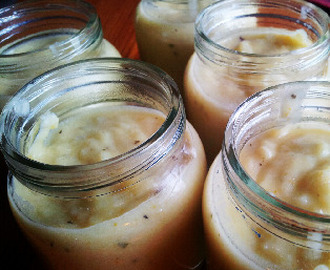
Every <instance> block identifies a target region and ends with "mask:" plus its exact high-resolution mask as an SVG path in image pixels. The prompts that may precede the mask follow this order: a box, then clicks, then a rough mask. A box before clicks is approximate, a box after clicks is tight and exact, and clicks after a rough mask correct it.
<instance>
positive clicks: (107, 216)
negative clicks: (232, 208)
mask: <svg viewBox="0 0 330 270" xmlns="http://www.w3.org/2000/svg"><path fill="white" fill-rule="evenodd" d="M116 110H117V115H116V117H115V118H114V119H115V120H113V121H115V122H111V121H112V120H111V121H109V118H107V117H108V116H109V115H110V114H111V113H112V112H115V111H116ZM143 110H147V111H153V114H155V117H154V116H152V117H154V119H156V120H157V119H158V121H159V119H163V120H164V121H162V122H161V124H160V125H159V127H157V128H156V130H155V132H154V133H151V134H150V135H148V130H149V129H150V126H149V125H148V122H143V121H145V118H144V117H140V119H139V120H136V121H134V120H133V121H131V120H130V119H131V117H132V115H133V116H134V115H135V114H137V116H136V117H139V115H140V112H141V111H143ZM129 111H130V112H131V113H130V114H129V116H127V115H128V114H127V112H129ZM95 112H96V114H95ZM135 112H137V113H135ZM101 113H102V114H101ZM93 115H95V116H96V117H95V118H93V120H92V121H91V120H90V117H91V116H93ZM93 117H94V116H93ZM117 117H120V118H119V119H120V120H119V121H117V120H116V119H117ZM134 117H135V116H134ZM91 119H92V118H91ZM132 119H133V118H132ZM72 120H73V121H72ZM156 120H155V121H156ZM129 121H130V122H129ZM138 121H140V122H138ZM141 121H142V122H141ZM0 123H1V147H2V151H3V154H4V157H5V159H6V162H7V165H8V167H9V172H10V173H9V176H8V197H9V202H10V205H11V208H12V212H13V214H14V216H15V218H16V220H17V222H18V223H19V225H20V227H21V229H22V230H23V232H24V233H25V234H26V236H27V238H28V239H29V240H30V241H31V243H32V244H33V245H34V246H35V247H36V249H37V250H38V251H39V253H40V254H41V257H42V258H44V259H45V261H46V263H48V264H49V265H51V267H52V269H126V270H127V269H153V270H154V269H192V268H194V267H196V269H198V266H199V265H200V264H201V262H202V260H203V258H204V252H203V231H202V216H201V200H202V189H203V184H204V180H205V176H206V159H205V154H204V149H203V146H202V143H201V141H200V139H199V137H198V135H197V133H196V132H195V131H194V129H193V128H192V126H191V125H190V124H189V123H186V118H185V113H184V107H183V104H182V99H181V97H180V95H179V92H178V89H177V86H176V84H175V83H174V82H173V80H172V79H171V78H170V77H169V76H167V75H166V74H165V73H163V72H162V71H161V70H160V69H158V68H156V67H153V66H151V65H147V64H145V63H143V62H139V61H134V60H129V59H122V58H117V59H115V58H100V59H89V60H81V61H78V62H75V63H70V64H67V65H65V66H60V67H58V68H56V69H54V70H52V71H50V72H47V73H45V74H43V75H41V76H40V77H38V78H36V79H35V80H34V81H32V82H31V83H29V84H27V85H25V86H24V87H23V88H22V89H21V90H20V91H19V92H17V93H16V94H15V96H14V97H13V98H12V99H11V100H10V101H9V102H8V103H7V105H6V106H5V107H4V109H3V112H2V116H1V122H0ZM95 125H96V126H95ZM81 130H82V132H81ZM144 133H146V134H144ZM140 135H141V136H147V137H146V139H145V140H143V141H141V140H140V139H139V136H140ZM52 136H53V137H52ZM61 136H65V137H62V141H61V143H53V142H54V141H55V142H56V140H57V139H58V140H61V139H60V138H61ZM67 136H69V137H67ZM70 136H71V137H70ZM130 136H131V137H130ZM54 138H56V140H55V139H54ZM128 138H129V139H130V140H132V145H134V147H129V149H128V150H126V151H123V152H121V153H119V154H116V155H113V156H111V157H107V155H106V154H107V153H108V152H107V151H108V150H110V151H111V150H113V149H114V151H115V150H116V149H117V147H119V145H121V146H123V147H124V146H126V144H129V143H131V142H129V140H128ZM105 142H106V143H105ZM55 146H56V147H57V148H55ZM82 146H83V147H82ZM47 147H53V148H47ZM31 149H32V150H31ZM50 149H51V150H50ZM54 149H55V150H56V151H55V150H54ZM76 150H77V151H78V152H77V153H78V154H72V153H75V152H74V151H76ZM32 154H34V155H32ZM31 155H32V156H33V158H31ZM40 155H44V156H45V157H50V158H54V159H56V162H54V163H53V162H48V161H47V162H44V160H46V159H44V156H43V158H35V157H38V156H40ZM47 155H48V156H47ZM99 156H101V157H99ZM72 160H73V161H72ZM77 160H79V162H77ZM95 160H99V161H95ZM77 164H78V165H77ZM194 269H195V268H194Z"/></svg>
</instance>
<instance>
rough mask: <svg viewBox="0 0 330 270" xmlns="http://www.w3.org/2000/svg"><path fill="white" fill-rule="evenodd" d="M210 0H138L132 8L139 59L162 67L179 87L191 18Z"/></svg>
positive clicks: (191, 36)
mask: <svg viewBox="0 0 330 270" xmlns="http://www.w3.org/2000/svg"><path fill="white" fill-rule="evenodd" d="M212 2H213V1H212V0H202V1H197V0H174V1H173V0H142V1H141V2H140V3H139V5H138V7H137V9H136V21H135V30H136V40H137V44H138V48H139V53H140V57H141V59H142V60H143V61H146V62H149V63H152V64H154V65H157V66H159V67H160V68H162V69H163V70H164V71H166V72H167V73H168V74H169V75H170V76H171V77H172V78H174V80H175V81H176V83H177V84H178V86H179V89H180V90H182V87H183V73H184V70H185V67H186V65H187V62H188V60H189V57H190V56H191V55H192V53H193V52H194V22H195V19H196V17H197V15H198V13H199V12H200V11H201V10H202V9H203V8H204V7H206V6H207V5H209V4H210V3H212Z"/></svg>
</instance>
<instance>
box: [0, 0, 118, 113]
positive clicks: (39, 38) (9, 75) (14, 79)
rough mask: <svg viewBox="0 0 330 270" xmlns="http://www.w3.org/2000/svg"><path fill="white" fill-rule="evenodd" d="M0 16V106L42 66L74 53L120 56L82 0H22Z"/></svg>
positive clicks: (72, 58)
mask: <svg viewBox="0 0 330 270" xmlns="http://www.w3.org/2000/svg"><path fill="white" fill-rule="evenodd" d="M0 21H1V31H0V80H1V86H0V109H1V108H2V107H3V106H4V104H5V103H6V102H7V101H8V100H9V99H10V97H11V96H12V95H13V94H14V93H15V92H16V91H17V90H18V89H20V88H21V87H22V86H23V85H24V84H25V83H27V82H28V81H30V80H31V79H32V78H34V77H36V76H38V75H40V74H41V73H43V72H45V71H46V70H49V69H51V68H54V67H56V66H59V65H61V64H65V63H69V62H73V61H76V60H79V59H86V58H92V57H120V54H119V52H118V51H117V50H116V49H115V48H114V46H113V45H112V44H110V43H109V42H108V41H107V40H105V39H103V32H102V27H101V22H100V19H99V17H98V15H97V13H96V10H95V8H94V7H93V6H92V5H91V4H89V3H88V2H85V1H80V0H79V1H73V0H54V1H51V2H49V1H45V0H37V1H24V2H21V3H17V4H14V5H12V6H9V7H5V8H2V9H0Z"/></svg>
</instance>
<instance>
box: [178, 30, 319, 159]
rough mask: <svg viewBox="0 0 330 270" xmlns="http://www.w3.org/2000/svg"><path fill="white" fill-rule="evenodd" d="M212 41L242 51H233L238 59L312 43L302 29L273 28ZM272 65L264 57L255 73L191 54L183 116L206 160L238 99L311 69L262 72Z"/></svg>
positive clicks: (216, 150) (300, 77)
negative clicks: (185, 115) (189, 123)
mask: <svg viewBox="0 0 330 270" xmlns="http://www.w3.org/2000/svg"><path fill="white" fill-rule="evenodd" d="M214 38H216V37H214ZM215 41H216V42H217V43H219V44H221V45H222V46H224V47H226V48H228V49H230V50H232V51H240V52H242V53H246V55H244V54H242V55H241V56H239V55H237V57H238V58H239V59H238V60H240V61H245V60H246V59H245V57H246V56H252V55H253V54H261V55H268V56H270V55H277V54H283V53H287V52H291V51H295V50H299V49H302V48H304V47H307V46H309V45H310V44H311V43H312V41H311V40H309V39H308V37H307V34H306V33H305V32H304V31H302V30H297V31H288V30H284V29H283V30H277V29H273V28H266V29H264V28H260V29H259V30H256V29H255V30H253V31H252V30H251V32H246V33H245V32H244V33H236V34H234V35H232V36H230V38H227V39H224V38H222V39H221V40H217V39H216V40H215ZM259 60H260V59H259ZM260 65H261V64H260ZM275 65H278V63H277V64H274V63H272V62H270V61H269V60H268V62H265V63H263V64H262V67H263V70H262V71H261V72H257V73H256V72H249V71H244V70H243V69H239V70H238V69H237V68H235V67H232V66H230V65H229V66H228V65H223V66H219V65H216V64H214V63H211V62H205V61H202V60H201V59H200V58H199V57H198V56H197V54H196V53H194V54H193V55H192V57H191V58H190V60H189V63H188V65H187V69H186V73H185V82H184V83H185V93H184V100H185V105H186V111H187V118H188V120H189V121H190V122H191V123H192V124H193V126H194V127H195V128H196V130H197V132H198V134H199V135H200V136H201V139H202V141H203V144H204V147H205V151H206V155H207V157H208V162H209V164H211V162H212V161H213V159H214V157H215V156H216V155H217V154H218V153H219V151H220V148H221V143H222V140H223V134H224V131H225V127H226V124H227V122H228V119H229V117H230V115H231V114H232V112H233V111H234V110H235V108H236V107H237V106H238V105H239V104H240V103H241V102H243V101H244V100H245V99H246V98H247V97H249V96H250V95H252V94H253V93H255V92H257V91H259V90H262V89H265V88H266V87H269V86H272V85H276V84H279V83H284V82H289V81H296V80H305V79H306V78H310V79H311V78H312V77H313V74H312V73H308V74H306V72H303V71H301V72H299V71H297V70H294V71H290V70H283V72H278V71H276V72H269V71H267V72H266V73H263V72H264V70H266V69H269V70H271V69H272V68H275ZM260 68H261V67H260Z"/></svg>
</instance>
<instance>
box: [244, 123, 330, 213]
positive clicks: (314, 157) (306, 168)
mask: <svg viewBox="0 0 330 270" xmlns="http://www.w3.org/2000/svg"><path fill="white" fill-rule="evenodd" d="M240 159H241V162H242V164H243V167H244V168H245V169H246V171H247V172H248V173H249V174H250V175H251V177H252V178H253V179H254V180H255V181H256V182H257V183H258V184H260V185H261V186H262V187H263V188H264V189H265V190H267V191H268V192H269V193H271V194H272V195H274V196H276V197H278V198H280V199H281V200H283V201H285V202H287V203H289V204H291V205H293V206H296V207H299V208H302V209H305V210H308V211H313V212H317V213H320V214H327V215H329V214H330V196H329V194H330V129H329V127H327V126H326V125H324V127H323V126H313V125H308V124H305V125H302V124H301V125H298V124H297V125H294V124H292V125H290V126H288V127H284V128H275V129H271V130H268V131H266V132H264V133H262V134H260V135H258V136H256V137H255V138H253V139H252V140H251V141H249V142H248V143H247V145H246V146H245V147H244V148H243V150H242V152H241V155H240Z"/></svg>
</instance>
